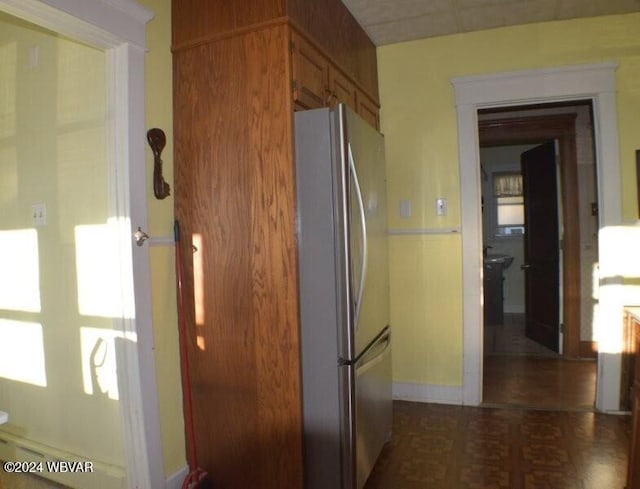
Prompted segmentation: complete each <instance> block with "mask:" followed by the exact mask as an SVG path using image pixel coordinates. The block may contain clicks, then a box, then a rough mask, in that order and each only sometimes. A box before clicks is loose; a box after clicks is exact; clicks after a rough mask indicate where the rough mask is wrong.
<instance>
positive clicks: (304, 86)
mask: <svg viewBox="0 0 640 489" xmlns="http://www.w3.org/2000/svg"><path fill="white" fill-rule="evenodd" d="M291 66H292V71H293V80H292V81H291V87H292V90H293V101H294V104H295V108H296V110H307V109H318V108H320V107H325V106H326V105H327V103H328V102H329V98H330V97H329V87H328V80H329V60H327V58H325V57H324V56H323V55H322V53H321V52H320V51H319V50H318V49H316V48H315V47H314V46H313V45H312V44H311V43H309V42H308V41H306V40H305V38H304V37H302V36H300V35H298V34H296V33H295V32H292V34H291Z"/></svg>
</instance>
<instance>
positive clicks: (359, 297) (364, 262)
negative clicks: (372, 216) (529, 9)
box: [348, 143, 367, 331]
mask: <svg viewBox="0 0 640 489" xmlns="http://www.w3.org/2000/svg"><path fill="white" fill-rule="evenodd" d="M348 151H349V172H350V173H351V176H352V177H353V183H354V186H355V189H356V197H357V198H358V207H359V208H360V227H361V229H362V263H361V264H360V287H358V294H357V299H356V310H355V320H354V324H355V327H354V330H355V331H357V330H358V324H359V320H360V303H361V302H362V294H363V292H364V279H365V277H366V276H367V222H366V219H365V215H364V201H363V200H362V191H361V190H360V181H359V180H358V172H356V164H355V161H354V160H353V153H352V151H351V144H350V143H349V144H348Z"/></svg>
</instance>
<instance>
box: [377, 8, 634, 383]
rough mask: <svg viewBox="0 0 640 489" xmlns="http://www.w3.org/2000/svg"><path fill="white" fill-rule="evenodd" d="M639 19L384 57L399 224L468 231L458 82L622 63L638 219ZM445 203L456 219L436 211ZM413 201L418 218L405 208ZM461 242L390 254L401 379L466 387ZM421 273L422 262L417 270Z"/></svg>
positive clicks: (393, 204) (630, 198)
mask: <svg viewBox="0 0 640 489" xmlns="http://www.w3.org/2000/svg"><path fill="white" fill-rule="evenodd" d="M639 29H640V14H637V13H634V14H628V15H621V16H608V17H598V18H587V19H578V20H571V21H562V22H547V23H540V24H530V25H523V26H515V27H508V28H501V29H493V30H488V31H484V32H474V33H467V34H460V35H454V36H443V37H438V38H432V39H425V40H418V41H412V42H406V43H399V44H394V45H389V46H383V47H380V48H379V49H378V68H379V81H380V97H381V104H382V113H381V124H382V132H383V133H384V134H385V137H386V153H387V171H388V185H389V187H388V191H389V195H388V198H389V214H390V218H389V225H390V227H391V228H392V229H393V228H400V229H409V228H428V229H433V228H436V229H437V228H447V227H459V226H460V224H461V223H460V208H459V202H460V187H459V170H458V164H459V161H458V150H457V128H456V114H455V106H454V91H453V88H452V85H451V82H450V80H451V79H452V78H454V77H459V76H468V75H477V74H483V73H496V72H505V71H514V70H530V69H539V68H549V67H558V66H564V65H575V64H581V63H599V62H606V61H615V62H618V63H619V66H618V69H617V87H618V92H617V97H618V107H617V108H618V124H619V126H618V130H619V141H620V157H621V168H622V182H623V183H622V189H621V190H622V193H621V195H622V206H623V217H624V219H626V220H628V221H635V220H636V216H637V207H636V206H637V203H636V189H635V185H636V184H635V163H634V162H635V156H634V155H635V150H636V148H640V36H638V31H639ZM437 197H446V198H447V199H448V203H449V214H448V216H447V217H437V216H436V215H435V211H434V201H435V199H436V198H437ZM402 199H410V200H411V201H412V204H413V205H412V217H411V218H401V217H400V216H399V212H398V209H399V201H400V200H402ZM461 260H462V257H461V248H460V237H459V236H456V235H437V237H433V236H421V237H416V236H394V237H393V238H392V241H391V247H390V262H391V266H392V276H391V280H392V281H391V319H392V324H393V326H394V328H395V330H394V338H395V346H394V356H393V358H394V364H393V367H394V381H395V382H420V383H424V384H436V385H445V386H459V385H461V383H462V314H461V305H462V277H461ZM415 264H418V266H416V265H415Z"/></svg>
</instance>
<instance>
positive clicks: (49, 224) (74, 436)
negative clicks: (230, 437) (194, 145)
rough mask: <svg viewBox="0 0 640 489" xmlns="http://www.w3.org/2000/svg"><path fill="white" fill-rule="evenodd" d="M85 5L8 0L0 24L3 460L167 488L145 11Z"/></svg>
mask: <svg viewBox="0 0 640 489" xmlns="http://www.w3.org/2000/svg"><path fill="white" fill-rule="evenodd" d="M81 3H82V8H81V9H80V8H78V7H79V2H77V1H76V0H56V1H55V2H54V1H52V0H22V1H21V2H14V1H11V0H0V11H1V12H3V13H2V15H3V20H6V21H7V22H6V24H3V29H2V30H1V32H2V35H3V36H8V35H9V32H10V31H12V32H13V31H14V29H13V28H14V27H17V28H18V29H17V30H15V33H16V35H15V36H14V38H13V39H7V38H5V37H3V40H2V41H3V42H2V43H1V45H0V48H1V50H2V56H1V57H0V58H1V63H2V69H1V73H2V76H3V79H2V86H3V93H2V97H0V98H1V99H2V100H1V101H2V104H0V106H1V107H2V117H0V139H1V144H0V146H1V148H0V161H1V163H2V164H1V165H0V166H1V170H2V178H1V179H0V185H2V187H3V188H2V190H3V192H2V198H1V205H2V210H3V212H2V213H0V214H2V216H3V222H2V226H1V227H0V238H1V239H0V247H1V248H2V251H3V253H2V256H3V257H4V258H3V259H2V260H3V261H2V269H3V270H5V271H6V270H10V271H13V272H10V273H6V274H4V275H3V278H4V280H3V281H2V292H3V293H2V294H0V295H1V296H2V305H1V306H0V312H1V313H2V314H1V317H0V320H1V323H2V324H0V333H1V334H2V341H1V342H0V351H1V354H0V371H1V373H0V403H1V404H2V406H0V409H5V410H6V411H7V412H8V421H7V422H6V423H4V424H3V425H2V427H1V429H0V431H1V432H2V442H1V443H0V452H1V453H0V458H3V459H5V460H29V461H30V462H42V463H43V473H44V472H47V476H48V478H50V479H54V480H56V481H58V482H61V483H63V484H65V485H68V486H72V487H87V486H91V485H95V484H99V485H101V486H104V487H110V486H109V484H116V485H117V487H122V486H123V484H125V485H127V486H131V487H140V488H141V489H142V488H150V487H160V486H161V485H163V484H164V474H163V470H162V454H161V443H160V436H159V424H158V413H157V409H158V406H157V398H156V392H155V385H156V383H155V368H154V364H153V346H152V341H150V339H151V338H150V332H151V323H150V318H151V310H150V309H151V308H150V303H149V300H148V297H147V295H146V294H148V290H149V270H148V253H147V252H146V250H142V251H140V252H138V253H137V254H134V253H133V252H134V249H133V246H132V238H131V235H132V228H131V227H132V226H134V223H135V225H141V226H144V225H145V224H146V201H145V200H144V199H145V192H144V182H145V168H144V165H140V164H139V162H140V161H144V144H145V143H144V131H143V129H144V125H143V115H144V111H143V110H142V108H143V101H144V83H143V75H142V73H143V68H144V37H145V24H146V22H147V21H148V20H149V19H150V18H151V14H150V12H148V11H146V10H144V9H142V8H141V7H139V6H137V5H134V4H133V3H131V5H128V4H127V5H117V6H116V5H107V4H105V3H104V2H98V1H95V0H92V1H85V2H81ZM67 12H73V14H70V13H67ZM8 25H11V28H9V27H7V26H8ZM5 27H6V28H5ZM18 31H19V32H18ZM33 40H35V42H32V41H33ZM5 211H6V212H5ZM8 359H9V360H11V361H8ZM13 360H15V361H13ZM115 364H117V367H118V368H117V370H115V371H114V369H113V367H114V365H115ZM7 365H9V368H6V367H7ZM16 366H19V367H20V368H15V367H16ZM56 393H58V394H61V395H58V396H56V395H55V394H56ZM42 406H46V410H45V412H46V415H44V416H43V412H42ZM37 407H39V408H40V409H36V408H37ZM34 409H35V410H34ZM96 420H99V422H97V421H96ZM114 428H115V429H114ZM110 430H113V432H111V431H110ZM87 447H88V448H87ZM48 461H53V462H57V461H66V462H72V461H87V462H92V465H91V469H93V470H92V472H89V471H86V472H84V473H80V474H76V473H73V474H72V473H71V472H70V471H66V472H65V471H57V472H56V471H51V470H47V469H48V468H49V467H48V466H47V465H46V463H47V462H48ZM119 462H122V463H119ZM54 465H55V464H54Z"/></svg>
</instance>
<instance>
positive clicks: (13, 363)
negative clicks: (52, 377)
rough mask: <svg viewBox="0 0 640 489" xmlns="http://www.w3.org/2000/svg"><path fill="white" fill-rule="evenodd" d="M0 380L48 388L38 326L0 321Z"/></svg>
mask: <svg viewBox="0 0 640 489" xmlns="http://www.w3.org/2000/svg"><path fill="white" fill-rule="evenodd" d="M0 377H4V378H5V379H10V380H16V381H18V382H25V383H27V384H32V385H37V386H41V387H46V386H47V372H46V369H45V361H44V342H43V339H42V325H41V324H38V323H30V322H26V321H13V320H11V319H0Z"/></svg>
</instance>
